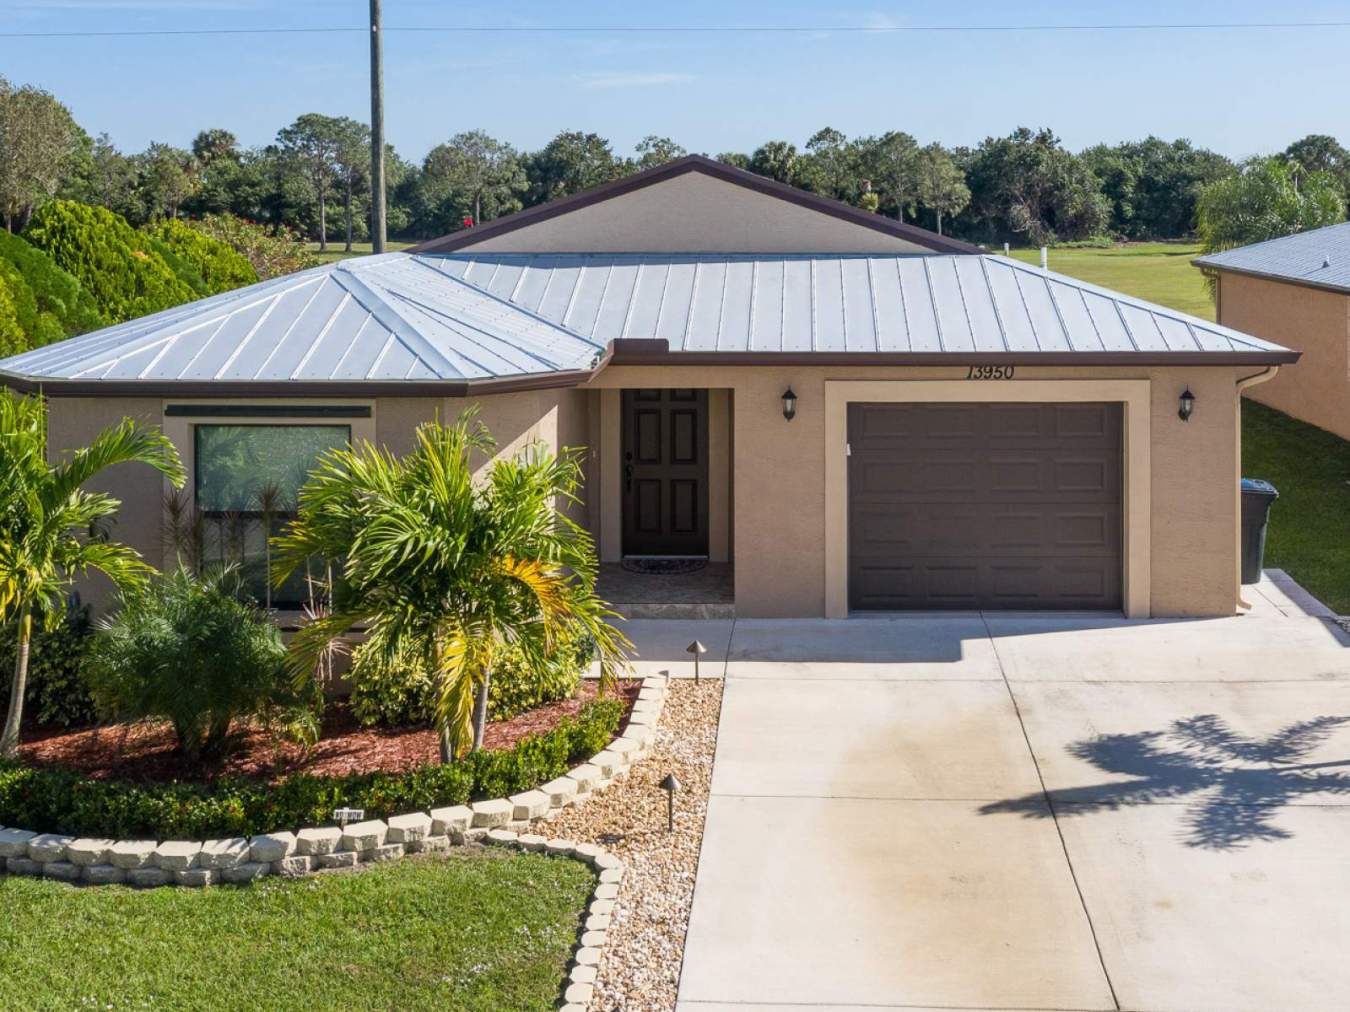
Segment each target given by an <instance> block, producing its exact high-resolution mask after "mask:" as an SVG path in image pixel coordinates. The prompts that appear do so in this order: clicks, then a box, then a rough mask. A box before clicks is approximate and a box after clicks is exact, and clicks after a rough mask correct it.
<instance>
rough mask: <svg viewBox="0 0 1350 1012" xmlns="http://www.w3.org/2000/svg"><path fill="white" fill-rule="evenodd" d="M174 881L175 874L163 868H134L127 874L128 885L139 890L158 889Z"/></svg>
mask: <svg viewBox="0 0 1350 1012" xmlns="http://www.w3.org/2000/svg"><path fill="white" fill-rule="evenodd" d="M172 881H173V873H172V872H167V871H165V870H164V869H163V868H153V867H143V868H132V869H130V870H129V871H128V872H127V885H131V886H135V887H136V888H137V889H158V888H159V887H160V886H165V885H168V884H169V883H170V882H172Z"/></svg>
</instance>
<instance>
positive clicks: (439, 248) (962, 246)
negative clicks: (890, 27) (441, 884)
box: [404, 155, 985, 254]
mask: <svg viewBox="0 0 1350 1012" xmlns="http://www.w3.org/2000/svg"><path fill="white" fill-rule="evenodd" d="M688 172H702V173H704V174H705V175H709V176H712V177H713V178H715V179H721V180H722V181H724V182H728V183H731V184H733V185H736V186H743V187H745V188H746V189H750V190H755V191H757V192H759V193H763V194H767V195H768V196H772V197H778V198H779V199H781V200H786V201H788V202H790V203H793V204H797V205H798V206H801V207H805V208H808V209H809V210H813V211H819V212H821V213H823V214H828V215H830V216H831V217H834V218H839V219H841V220H844V221H849V222H852V223H853V224H855V225H860V226H862V227H864V228H870V229H872V230H874V231H877V232H884V233H886V234H887V235H892V236H894V237H896V238H897V239H903V240H905V241H907V242H911V243H914V244H915V245H916V246H922V247H924V248H925V249H929V250H931V251H932V252H934V253H970V254H976V253H983V252H985V251H984V250H982V249H980V247H978V246H974V245H972V244H970V243H967V242H962V241H961V240H959V239H951V238H948V237H947V236H941V235H938V234H937V233H936V232H930V231H928V229H926V228H920V227H918V226H917V225H910V224H907V223H905V222H900V221H894V220H892V219H890V218H884V217H882V216H881V215H879V214H874V213H873V212H871V211H864V210H862V209H861V208H857V207H851V206H850V205H848V204H845V203H843V202H841V201H838V200H832V199H830V198H829V197H822V196H820V195H819V194H817V193H811V192H809V191H807V190H802V189H798V188H797V187H795V186H790V185H788V184H787V183H780V182H778V180H776V179H770V178H768V177H767V176H759V175H756V174H755V173H753V172H748V171H746V170H745V169H738V168H736V167H735V166H734V165H725V164H723V163H722V162H718V161H715V160H714V159H711V158H705V157H703V156H702V155H686V156H685V157H683V158H677V159H675V160H674V161H672V162H667V163H666V164H665V165H658V166H656V167H655V168H652V169H646V170H644V171H642V172H636V173H634V174H633V175H631V176H624V177H623V178H621V179H615V180H611V181H610V182H608V183H601V184H600V185H599V186H596V187H592V188H591V189H589V190H583V191H582V192H580V193H574V194H572V195H571V196H567V197H560V198H558V199H557V200H551V201H549V202H548V203H547V204H540V205H538V206H537V207H529V208H526V209H525V210H523V211H517V212H516V213H515V214H508V215H506V216H505V217H502V218H497V219H495V220H493V221H491V222H489V223H488V224H486V225H474V226H472V227H471V228H466V229H463V230H461V231H459V232H451V233H450V234H449V235H443V236H440V237H438V238H436V239H428V240H427V241H425V242H422V243H419V244H418V245H416V246H413V247H412V248H410V249H408V250H405V251H404V252H407V253H453V252H456V251H458V250H461V249H464V248H466V247H469V246H474V245H477V244H478V243H480V242H484V241H486V240H488V239H494V238H496V237H497V236H500V235H505V234H506V233H508V232H514V231H516V230H517V229H521V228H525V227H527V226H529V225H537V224H539V223H540V222H544V221H548V220H549V219H551V218H556V217H558V216H559V215H561V214H567V213H568V212H569V211H576V210H580V209H581V208H584V207H588V206H590V205H591V204H597V203H600V202H601V201H604V200H609V199H610V198H612V197H619V196H622V195H624V194H626V193H631V192H633V191H634V190H640V189H643V188H645V187H648V186H652V185H654V184H656V183H662V182H665V181H666V180H668V179H674V178H675V177H676V176H681V175H684V174H685V173H688ZM633 252H641V251H640V250H635V251H633ZM691 252H692V251H691Z"/></svg>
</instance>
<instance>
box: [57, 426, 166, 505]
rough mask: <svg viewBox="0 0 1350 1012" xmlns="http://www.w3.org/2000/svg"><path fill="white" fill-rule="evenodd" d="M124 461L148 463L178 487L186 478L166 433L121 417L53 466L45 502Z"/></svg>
mask: <svg viewBox="0 0 1350 1012" xmlns="http://www.w3.org/2000/svg"><path fill="white" fill-rule="evenodd" d="M127 463H141V464H149V465H150V466H151V467H153V468H154V469H155V470H157V471H159V472H160V473H161V474H163V475H164V476H165V477H166V478H168V479H169V481H170V482H171V483H172V484H173V486H174V487H175V488H181V487H182V485H183V482H185V481H186V480H187V472H186V471H185V470H184V468H183V462H182V461H181V460H180V459H179V457H178V451H177V449H175V448H174V445H173V443H171V442H170V441H169V439H168V437H167V436H165V435H164V434H163V433H162V432H159V431H158V430H155V429H148V428H145V427H144V426H142V425H139V424H138V423H136V422H135V421H133V420H132V419H130V418H124V419H122V421H121V422H120V423H119V424H117V425H115V426H113V427H112V428H110V429H104V430H103V431H102V432H100V433H99V434H98V435H97V436H95V437H94V440H93V442H91V443H90V444H89V445H88V446H85V447H82V448H80V449H78V450H76V451H75V452H74V453H72V454H71V455H70V456H69V457H68V458H66V459H65V460H64V461H62V462H61V463H60V464H58V465H57V466H56V467H55V468H54V469H53V472H52V481H51V483H50V485H49V486H48V495H47V502H48V503H57V502H60V501H61V500H63V499H65V498H66V497H67V496H69V495H71V494H72V493H73V492H75V491H76V490H77V489H78V488H79V487H80V486H81V485H83V484H84V483H85V482H87V481H89V480H90V479H91V478H93V477H94V476H95V475H97V474H98V473H99V472H100V471H103V470H104V469H105V468H109V467H112V466H113V465H114V464H127Z"/></svg>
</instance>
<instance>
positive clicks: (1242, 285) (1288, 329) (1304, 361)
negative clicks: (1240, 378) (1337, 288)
mask: <svg viewBox="0 0 1350 1012" xmlns="http://www.w3.org/2000/svg"><path fill="white" fill-rule="evenodd" d="M1218 301H1219V313H1218V316H1219V322H1220V323H1222V324H1223V325H1224V326H1225V327H1232V328H1234V329H1235V330H1241V331H1244V332H1246V333H1248V334H1254V335H1256V336H1257V337H1264V338H1265V339H1266V340H1268V341H1274V342H1275V343H1277V344H1282V345H1284V346H1285V347H1286V348H1294V349H1296V350H1298V351H1301V352H1303V357H1302V358H1301V359H1299V361H1298V362H1296V363H1295V364H1293V365H1286V366H1283V367H1282V368H1281V369H1280V373H1279V375H1278V376H1276V377H1275V378H1274V379H1273V380H1271V381H1270V382H1269V383H1262V384H1261V385H1259V386H1255V387H1252V388H1251V389H1250V390H1249V391H1248V392H1247V396H1248V397H1250V398H1252V399H1253V400H1257V401H1260V402H1261V403H1262V404H1269V405H1270V406H1271V407H1272V408H1277V409H1279V410H1280V411H1283V412H1284V413H1285V414H1287V415H1293V416H1294V417H1295V418H1300V419H1302V420H1303V421H1305V422H1311V423H1312V424H1313V425H1316V426H1318V427H1320V428H1323V429H1326V430H1327V431H1328V432H1334V433H1336V435H1338V436H1340V437H1341V438H1342V439H1350V295H1345V294H1342V293H1340V292H1329V291H1326V290H1324V289H1320V288H1310V287H1308V286H1307V285H1295V284H1287V283H1284V282H1280V281H1268V280H1266V279H1265V278H1253V277H1247V276H1245V275H1242V274H1230V273H1224V274H1220V275H1219V300H1218Z"/></svg>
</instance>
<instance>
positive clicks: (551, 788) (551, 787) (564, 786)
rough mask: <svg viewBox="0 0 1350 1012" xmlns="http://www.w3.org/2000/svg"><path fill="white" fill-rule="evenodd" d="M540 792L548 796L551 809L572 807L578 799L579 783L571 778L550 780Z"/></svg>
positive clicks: (564, 777)
mask: <svg viewBox="0 0 1350 1012" xmlns="http://www.w3.org/2000/svg"><path fill="white" fill-rule="evenodd" d="M539 790H540V791H542V792H543V793H544V794H547V795H548V803H549V807H550V808H562V807H563V805H570V804H571V803H572V802H574V801H575V800H576V799H577V782H576V781H575V780H573V779H572V778H571V777H566V776H562V777H559V778H558V779H557V780H550V781H549V782H548V783H546V784H544V786H543V787H541V788H539Z"/></svg>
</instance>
